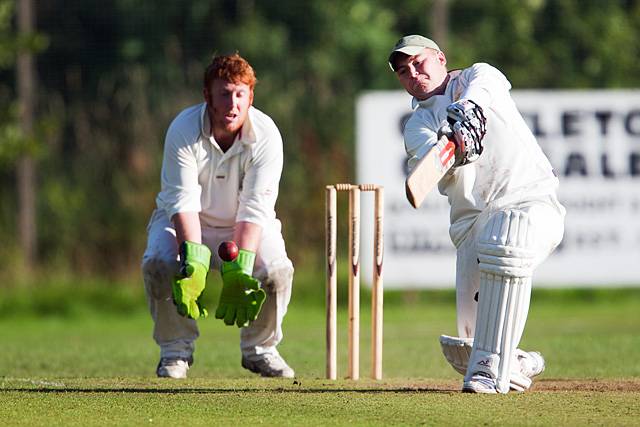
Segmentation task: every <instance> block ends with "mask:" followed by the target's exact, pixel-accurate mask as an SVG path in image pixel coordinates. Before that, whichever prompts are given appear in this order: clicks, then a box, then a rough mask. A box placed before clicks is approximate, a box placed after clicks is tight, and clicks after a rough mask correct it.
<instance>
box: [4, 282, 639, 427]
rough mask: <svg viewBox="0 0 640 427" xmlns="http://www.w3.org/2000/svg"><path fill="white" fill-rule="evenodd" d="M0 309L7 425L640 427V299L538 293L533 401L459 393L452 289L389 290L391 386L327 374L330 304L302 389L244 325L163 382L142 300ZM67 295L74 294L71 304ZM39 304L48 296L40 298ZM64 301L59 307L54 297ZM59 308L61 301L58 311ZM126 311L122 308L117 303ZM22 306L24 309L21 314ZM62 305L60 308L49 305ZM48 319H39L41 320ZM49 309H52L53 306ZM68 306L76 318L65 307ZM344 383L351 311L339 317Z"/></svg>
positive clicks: (313, 316) (302, 341)
mask: <svg viewBox="0 0 640 427" xmlns="http://www.w3.org/2000/svg"><path fill="white" fill-rule="evenodd" d="M56 295H57V294H56V292H52V293H50V294H46V293H45V294H44V296H42V297H41V298H40V299H38V301H39V302H37V303H33V302H31V303H29V301H27V300H26V299H25V298H26V297H24V296H23V297H22V299H21V298H14V300H13V302H14V304H13V306H14V307H15V306H18V307H23V308H22V309H21V310H18V311H15V310H14V311H11V310H7V309H6V308H7V304H8V302H7V300H6V299H5V301H4V302H3V305H2V306H0V307H1V308H2V309H3V311H0V334H1V338H2V339H1V342H2V363H1V364H0V420H2V424H3V425H250V424H266V425H277V424H278V425H282V424H285V425H344V424H359V425H389V424H391V425H419V424H426V425H434V424H435V425H487V424H489V425H493V424H505V425H558V424H565V425H585V424H599V425H637V423H638V419H640V405H639V404H638V402H639V401H640V361H639V359H640V358H639V357H638V356H640V334H639V333H638V330H640V290H638V289H626V290H624V289H623V290H616V291H536V292H535V293H534V296H533V300H532V308H531V311H530V315H529V322H528V326H527V329H526V332H525V336H524V338H523V342H522V347H523V348H525V349H535V350H539V351H541V352H542V353H543V354H544V355H545V357H546V359H547V370H546V371H545V373H544V374H543V375H542V376H541V378H540V379H539V380H538V381H537V382H536V384H535V386H534V388H533V389H532V390H530V391H529V392H527V393H522V394H514V393H510V394H508V395H501V396H479V395H466V394H462V393H460V392H459V388H460V385H461V378H460V377H459V376H458V374H457V373H455V372H454V371H453V369H451V368H450V367H449V366H448V365H447V364H446V362H445V360H444V358H443V357H442V355H441V353H440V348H439V345H438V342H437V337H438V335H439V334H441V333H448V334H454V333H455V309H454V305H453V295H452V293H450V292H421V293H412V294H394V293H387V294H386V297H387V300H386V304H385V312H384V316H385V319H384V327H385V338H384V379H383V380H382V381H372V380H367V379H364V380H361V381H358V382H354V381H349V380H344V379H343V380H339V381H328V380H325V379H323V376H324V307H323V301H322V300H321V299H320V300H319V301H316V300H315V299H316V298H315V297H312V298H309V297H308V296H306V297H304V298H302V297H301V298H300V299H299V300H296V298H295V296H296V295H295V294H294V299H293V301H292V304H291V305H290V309H289V313H288V315H287V317H286V320H285V325H284V330H285V339H284V341H283V343H282V344H281V346H280V350H281V353H282V355H283V356H284V357H285V358H286V359H287V360H288V361H289V362H290V364H291V365H292V367H294V369H295V370H296V374H297V378H295V379H294V380H273V379H263V378H259V377H256V376H254V375H253V374H251V373H249V372H247V371H245V370H243V369H242V368H241V367H240V350H239V346H238V329H237V328H235V327H226V326H224V325H223V324H222V323H221V322H220V321H217V320H214V319H211V318H209V319H206V320H203V321H201V322H200V325H201V337H200V339H199V340H198V342H197V349H196V354H195V359H196V363H195V365H194V366H193V368H192V369H191V370H190V378H189V379H187V380H180V381H175V380H160V379H157V378H155V377H154V369H155V365H156V363H157V357H158V350H157V348H156V346H155V344H154V343H153V341H152V339H151V319H150V317H149V316H148V315H147V313H146V310H145V302H144V298H143V296H142V295H141V294H138V293H134V294H133V296H132V297H131V298H129V299H127V298H124V297H120V298H121V299H120V300H117V298H115V300H116V302H114V300H106V299H105V300H104V301H103V302H100V298H98V297H99V296H100V295H102V294H101V293H97V294H91V295H92V296H91V297H86V298H84V303H83V304H79V305H74V306H69V307H66V306H65V304H63V303H60V304H58V305H57V306H58V307H59V308H58V309H55V307H56V304H55V298H56ZM60 296H62V295H60ZM36 299H37V298H36ZM52 299H53V301H51V300H52ZM47 301H49V303H47ZM118 301H119V302H118ZM21 304H22V305H21ZM48 304H50V305H48ZM38 307H40V308H39V311H40V312H42V313H48V314H46V315H38V314H37V313H38V311H34V309H35V310H38ZM47 307H48V308H47ZM65 307H66V308H65ZM362 317H363V319H362V321H363V324H362V334H363V336H362V347H361V353H362V360H361V372H362V376H363V377H366V376H367V375H368V372H369V367H370V364H369V360H368V349H369V326H368V325H369V310H368V305H367V298H366V297H365V296H364V295H363V307H362ZM339 321H340V326H341V335H340V345H341V348H340V354H339V358H340V361H339V362H340V363H339V367H340V375H341V376H344V375H345V368H346V314H345V311H344V307H343V308H342V311H341V312H340V319H339Z"/></svg>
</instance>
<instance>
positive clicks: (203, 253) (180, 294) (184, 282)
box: [172, 241, 211, 319]
mask: <svg viewBox="0 0 640 427" xmlns="http://www.w3.org/2000/svg"><path fill="white" fill-rule="evenodd" d="M210 260H211V251H210V250H209V248H208V247H206V246H205V245H202V244H200V243H194V242H189V241H185V242H183V243H182V245H180V270H179V271H178V274H177V275H176V276H175V277H174V280H173V283H172V290H173V302H174V303H175V304H176V307H177V308H178V313H180V314H181V315H182V316H186V317H190V318H192V319H198V318H199V317H200V316H202V317H207V314H208V313H207V310H206V309H205V308H204V306H203V305H202V303H201V297H202V292H203V291H204V287H205V285H206V283H207V274H208V273H209V262H210Z"/></svg>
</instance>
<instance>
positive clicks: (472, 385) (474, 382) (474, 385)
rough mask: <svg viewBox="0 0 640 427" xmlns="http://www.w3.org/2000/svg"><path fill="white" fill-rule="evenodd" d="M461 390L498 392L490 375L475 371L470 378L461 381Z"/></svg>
mask: <svg viewBox="0 0 640 427" xmlns="http://www.w3.org/2000/svg"><path fill="white" fill-rule="evenodd" d="M462 392H463V393H482V394H496V393H498V389H497V387H496V380H494V379H493V378H491V375H489V374H486V373H484V372H476V373H475V374H473V375H471V378H469V379H468V380H465V381H464V383H462Z"/></svg>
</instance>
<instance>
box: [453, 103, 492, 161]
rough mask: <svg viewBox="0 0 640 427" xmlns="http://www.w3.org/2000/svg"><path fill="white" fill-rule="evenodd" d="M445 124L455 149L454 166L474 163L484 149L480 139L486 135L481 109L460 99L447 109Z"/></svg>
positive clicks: (485, 123) (484, 120) (485, 120)
mask: <svg viewBox="0 0 640 427" xmlns="http://www.w3.org/2000/svg"><path fill="white" fill-rule="evenodd" d="M447 122H448V123H449V126H450V128H451V133H452V138H453V141H454V142H455V143H456V147H457V150H456V162H455V166H462V165H466V164H468V163H471V162H474V161H476V160H477V159H478V157H480V154H482V150H483V149H484V147H483V145H482V139H483V138H484V135H485V134H486V133H487V119H486V118H485V116H484V113H483V111H482V107H480V106H479V105H477V104H476V103H475V102H473V101H471V100H469V99H461V100H459V101H457V102H454V103H453V104H451V105H449V106H448V107H447Z"/></svg>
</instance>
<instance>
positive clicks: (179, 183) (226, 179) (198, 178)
mask: <svg viewBox="0 0 640 427" xmlns="http://www.w3.org/2000/svg"><path fill="white" fill-rule="evenodd" d="M206 111H207V105H206V103H202V104H198V105H194V106H192V107H189V108H187V109H185V110H183V111H182V112H181V113H180V114H178V116H177V117H176V118H175V119H174V120H173V122H172V123H171V125H170V126H169V129H168V130H167V135H166V138H165V145H164V157H163V161H162V183H161V190H160V193H159V194H158V196H157V198H156V203H157V205H158V208H159V209H163V210H164V211H165V212H166V214H167V216H168V217H169V218H171V217H173V215H175V214H176V213H178V212H199V214H200V223H201V225H202V226H203V227H233V226H234V225H235V223H236V222H239V221H246V222H251V223H254V224H258V225H260V226H262V227H263V228H264V227H266V226H269V223H270V222H272V221H273V220H275V218H276V214H275V203H276V199H277V198H278V185H279V182H280V175H281V174H282V164H283V154H282V137H281V135H280V132H279V131H278V128H277V127H276V125H275V123H274V122H273V120H272V119H271V118H270V117H269V116H267V115H266V114H264V113H263V112H261V111H260V110H258V109H257V108H254V107H250V108H249V114H248V117H247V121H246V122H245V123H244V125H243V127H242V129H241V131H240V132H239V133H238V136H237V137H236V140H235V141H234V143H233V145H232V146H231V147H230V148H229V149H228V150H227V152H226V153H225V152H223V151H222V150H221V149H220V146H219V145H218V143H217V142H216V140H215V139H214V137H213V136H212V134H211V125H210V123H209V118H208V115H207V114H206Z"/></svg>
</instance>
